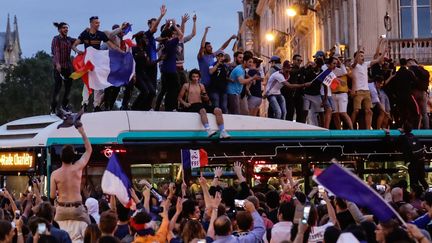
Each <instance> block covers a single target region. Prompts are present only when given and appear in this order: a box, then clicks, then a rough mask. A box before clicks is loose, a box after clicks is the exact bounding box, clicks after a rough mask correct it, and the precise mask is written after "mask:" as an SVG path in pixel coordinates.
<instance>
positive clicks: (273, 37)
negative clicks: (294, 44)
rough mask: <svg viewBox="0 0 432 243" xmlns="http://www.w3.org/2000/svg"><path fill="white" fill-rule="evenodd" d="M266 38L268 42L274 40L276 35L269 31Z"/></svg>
mask: <svg viewBox="0 0 432 243" xmlns="http://www.w3.org/2000/svg"><path fill="white" fill-rule="evenodd" d="M265 38H266V40H267V41H268V42H273V41H274V40H275V36H274V34H273V33H271V32H269V33H267V34H266V35H265Z"/></svg>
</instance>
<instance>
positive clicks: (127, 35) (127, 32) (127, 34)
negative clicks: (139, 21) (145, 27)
mask: <svg viewBox="0 0 432 243" xmlns="http://www.w3.org/2000/svg"><path fill="white" fill-rule="evenodd" d="M132 36H133V35H132V25H128V27H127V28H126V29H124V30H123V41H124V42H125V44H126V45H127V46H128V47H129V48H132V47H134V46H136V43H135V42H134V41H133V40H132Z"/></svg>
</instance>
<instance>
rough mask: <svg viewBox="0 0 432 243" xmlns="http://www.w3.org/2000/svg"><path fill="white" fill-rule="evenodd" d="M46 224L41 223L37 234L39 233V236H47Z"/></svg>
mask: <svg viewBox="0 0 432 243" xmlns="http://www.w3.org/2000/svg"><path fill="white" fill-rule="evenodd" d="M46 229H47V228H46V224H44V223H39V224H38V227H37V232H38V234H40V235H43V234H45V232H46Z"/></svg>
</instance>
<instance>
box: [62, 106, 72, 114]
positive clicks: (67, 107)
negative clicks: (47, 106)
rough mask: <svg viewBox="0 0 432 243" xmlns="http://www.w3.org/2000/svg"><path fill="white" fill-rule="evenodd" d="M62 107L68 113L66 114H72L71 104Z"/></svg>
mask: <svg viewBox="0 0 432 243" xmlns="http://www.w3.org/2000/svg"><path fill="white" fill-rule="evenodd" d="M62 109H63V111H64V113H66V114H72V111H71V108H70V106H68V105H67V106H62Z"/></svg>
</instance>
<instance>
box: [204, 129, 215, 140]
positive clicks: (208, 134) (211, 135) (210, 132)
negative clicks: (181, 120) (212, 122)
mask: <svg viewBox="0 0 432 243" xmlns="http://www.w3.org/2000/svg"><path fill="white" fill-rule="evenodd" d="M206 131H207V137H209V138H211V137H213V136H214V135H215V134H216V131H212V130H211V129H210V128H209V129H206Z"/></svg>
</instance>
